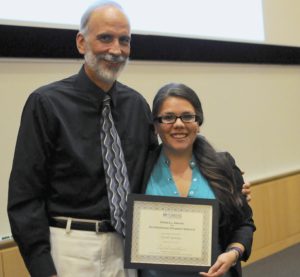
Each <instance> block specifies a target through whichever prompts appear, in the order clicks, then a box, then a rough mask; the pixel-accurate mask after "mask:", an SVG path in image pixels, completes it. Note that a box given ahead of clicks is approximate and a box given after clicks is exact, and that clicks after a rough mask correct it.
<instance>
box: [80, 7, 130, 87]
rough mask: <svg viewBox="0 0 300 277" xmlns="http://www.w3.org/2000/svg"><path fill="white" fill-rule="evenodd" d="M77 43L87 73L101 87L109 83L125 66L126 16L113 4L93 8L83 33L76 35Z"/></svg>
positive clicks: (127, 39) (128, 45)
mask: <svg viewBox="0 0 300 277" xmlns="http://www.w3.org/2000/svg"><path fill="white" fill-rule="evenodd" d="M77 46H78V49H79V52H80V53H81V54H84V58H85V69H86V72H87V74H88V76H89V77H90V78H91V79H92V80H93V81H94V82H95V83H96V84H98V85H100V86H101V87H103V86H110V85H111V84H112V83H113V82H114V81H115V80H116V79H117V77H118V76H119V74H120V72H121V71H122V69H123V68H124V67H125V65H126V62H127V61H128V57H129V54H130V26H129V22H128V19H127V18H126V16H125V15H124V14H123V13H122V12H121V11H120V10H118V9H117V8H115V7H111V6H107V7H102V8H99V9H97V10H95V11H94V12H93V13H92V15H91V17H90V20H89V22H88V29H87V32H86V34H85V35H82V34H78V36H77Z"/></svg>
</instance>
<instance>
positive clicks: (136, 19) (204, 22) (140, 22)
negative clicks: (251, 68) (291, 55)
mask: <svg viewBox="0 0 300 277" xmlns="http://www.w3.org/2000/svg"><path fill="white" fill-rule="evenodd" d="M94 2H95V1H91V0H76V1H73V0H51V1H40V0H27V1H20V0H19V1H13V0H12V1H7V2H5V4H2V5H1V9H0V24H4V25H18V26H34V27H50V28H62V29H78V25H79V21H80V17H81V15H82V13H83V11H84V10H85V9H86V8H87V6H89V4H92V3H94ZM117 2H118V3H119V4H121V5H122V6H123V8H124V9H125V11H126V13H127V14H128V15H129V18H130V21H131V26H132V33H135V34H152V35H162V36H175V37H188V38H205V39H218V40H230V41H231V40H233V41H248V42H256V43H257V42H258V43H259V42H263V41H264V24H263V8H262V0H243V1H241V0H227V1H223V0H185V1H174V0H151V1H139V0H118V1H117Z"/></svg>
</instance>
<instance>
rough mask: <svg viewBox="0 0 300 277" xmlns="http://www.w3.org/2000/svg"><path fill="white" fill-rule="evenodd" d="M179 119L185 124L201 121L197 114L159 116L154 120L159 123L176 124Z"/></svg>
mask: <svg viewBox="0 0 300 277" xmlns="http://www.w3.org/2000/svg"><path fill="white" fill-rule="evenodd" d="M177 118H180V119H181V121H182V122H184V123H192V122H197V121H199V119H200V118H199V116H198V115H195V114H183V115H180V116H177V115H175V114H168V115H162V116H158V117H156V118H154V120H155V121H158V122H159V123H165V124H174V123H175V122H176V120H177Z"/></svg>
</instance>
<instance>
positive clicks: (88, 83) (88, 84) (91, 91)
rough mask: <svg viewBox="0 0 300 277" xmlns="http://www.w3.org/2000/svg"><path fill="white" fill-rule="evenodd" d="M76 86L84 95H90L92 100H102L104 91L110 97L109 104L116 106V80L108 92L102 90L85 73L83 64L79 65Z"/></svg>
mask: <svg viewBox="0 0 300 277" xmlns="http://www.w3.org/2000/svg"><path fill="white" fill-rule="evenodd" d="M76 86H77V88H79V89H80V91H82V92H83V93H84V94H85V95H87V96H88V97H91V98H92V99H94V100H97V101H100V102H102V99H103V97H104V94H105V93H108V94H109V95H110V97H111V105H112V106H116V104H117V86H118V82H117V81H115V82H114V84H113V86H112V87H111V89H110V90H109V91H108V92H105V91H103V90H102V89H101V88H99V87H98V86H97V85H96V84H95V83H94V82H93V81H92V80H91V79H90V78H89V77H88V76H87V74H86V72H85V70H84V66H82V67H81V69H80V71H79V73H78V75H77V80H76Z"/></svg>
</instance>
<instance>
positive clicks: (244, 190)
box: [242, 182, 251, 202]
mask: <svg viewBox="0 0 300 277" xmlns="http://www.w3.org/2000/svg"><path fill="white" fill-rule="evenodd" d="M242 193H243V194H244V195H245V196H246V199H247V201H248V202H250V201H251V184H250V183H249V182H245V184H243V188H242Z"/></svg>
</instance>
